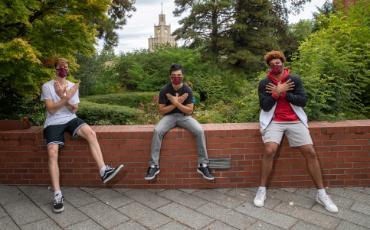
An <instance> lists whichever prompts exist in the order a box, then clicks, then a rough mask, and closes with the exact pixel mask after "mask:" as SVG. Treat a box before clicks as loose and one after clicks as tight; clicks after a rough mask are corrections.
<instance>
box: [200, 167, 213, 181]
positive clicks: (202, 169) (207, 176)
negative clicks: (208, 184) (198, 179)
mask: <svg viewBox="0 0 370 230" xmlns="http://www.w3.org/2000/svg"><path fill="white" fill-rule="evenodd" d="M197 172H198V173H199V174H201V175H202V176H203V178H204V179H206V180H214V179H215V177H214V176H212V174H211V172H210V170H209V168H208V166H206V167H204V166H199V167H198V169H197Z"/></svg>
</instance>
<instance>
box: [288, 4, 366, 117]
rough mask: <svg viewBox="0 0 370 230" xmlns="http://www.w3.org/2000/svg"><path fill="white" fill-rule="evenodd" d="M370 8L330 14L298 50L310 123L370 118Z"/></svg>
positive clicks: (297, 61) (296, 63)
mask: <svg viewBox="0 0 370 230" xmlns="http://www.w3.org/2000/svg"><path fill="white" fill-rule="evenodd" d="M369 41H370V4H369V3H368V2H367V1H365V0H359V1H357V2H356V4H355V5H354V6H352V7H351V8H350V9H349V11H348V12H347V13H346V14H345V13H343V12H336V13H335V14H331V15H330V16H329V18H328V21H327V26H326V28H322V29H321V30H319V31H317V32H315V33H313V34H312V35H310V36H309V38H308V39H307V40H306V41H305V42H303V43H302V44H301V46H300V47H299V55H298V56H297V57H296V59H295V60H294V62H293V64H292V66H293V69H294V70H295V71H296V72H298V73H299V74H300V75H301V77H302V78H303V79H304V82H305V87H306V89H307V92H308V94H309V99H310V100H309V103H308V107H307V110H308V112H309V115H310V118H311V119H328V118H329V119H343V118H364V117H367V118H368V117H369V111H370V110H369V105H370V100H369V97H368V92H369V90H370V78H369V76H370V73H369V69H370V68H369V67H370V61H369V60H370V59H369V57H370V49H369Z"/></svg>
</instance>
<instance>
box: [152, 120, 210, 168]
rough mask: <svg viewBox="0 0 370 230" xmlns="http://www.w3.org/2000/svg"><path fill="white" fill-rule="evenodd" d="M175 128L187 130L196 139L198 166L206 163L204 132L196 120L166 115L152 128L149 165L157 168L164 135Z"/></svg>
mask: <svg viewBox="0 0 370 230" xmlns="http://www.w3.org/2000/svg"><path fill="white" fill-rule="evenodd" d="M175 126H179V127H182V128H185V129H187V130H189V131H190V132H191V133H192V134H193V135H194V136H195V138H196V141H197V150H198V164H201V163H205V164H207V163H208V155H207V149H206V139H205V136H204V130H203V128H202V126H201V125H200V124H199V122H198V121H197V120H195V119H194V118H192V117H191V116H185V115H184V114H182V113H174V114H168V115H166V116H164V117H163V118H162V119H161V120H160V121H159V123H158V124H157V125H156V126H155V128H154V133H153V139H152V150H151V153H150V154H151V159H150V161H149V165H158V166H159V153H160V151H161V145H162V140H163V137H164V135H165V134H166V133H167V132H168V131H169V130H170V129H172V128H174V127H175Z"/></svg>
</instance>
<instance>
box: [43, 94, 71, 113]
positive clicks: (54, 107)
mask: <svg viewBox="0 0 370 230" xmlns="http://www.w3.org/2000/svg"><path fill="white" fill-rule="evenodd" d="M67 103H68V98H65V97H64V98H62V99H61V100H60V101H58V102H52V101H50V103H47V104H46V109H47V110H48V112H49V113H52V114H53V113H55V112H57V111H58V110H59V109H61V108H62V107H63V106H65V105H66V104H67Z"/></svg>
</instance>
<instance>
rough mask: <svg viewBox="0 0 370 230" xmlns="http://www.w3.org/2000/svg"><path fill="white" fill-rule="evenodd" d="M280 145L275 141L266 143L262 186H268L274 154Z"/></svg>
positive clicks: (262, 168)
mask: <svg viewBox="0 0 370 230" xmlns="http://www.w3.org/2000/svg"><path fill="white" fill-rule="evenodd" d="M278 147H279V145H278V144H277V143H274V142H268V143H265V152H264V153H263V157H262V167H261V182H260V186H261V187H266V184H267V180H268V177H269V175H270V173H271V170H272V166H273V161H274V156H275V154H276V152H277V150H278Z"/></svg>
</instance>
